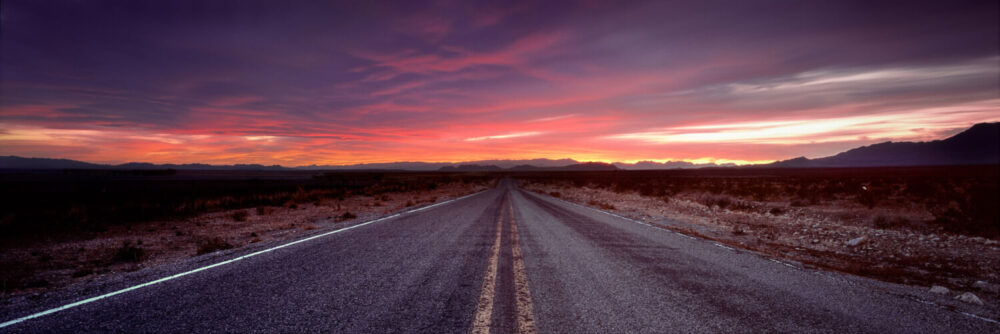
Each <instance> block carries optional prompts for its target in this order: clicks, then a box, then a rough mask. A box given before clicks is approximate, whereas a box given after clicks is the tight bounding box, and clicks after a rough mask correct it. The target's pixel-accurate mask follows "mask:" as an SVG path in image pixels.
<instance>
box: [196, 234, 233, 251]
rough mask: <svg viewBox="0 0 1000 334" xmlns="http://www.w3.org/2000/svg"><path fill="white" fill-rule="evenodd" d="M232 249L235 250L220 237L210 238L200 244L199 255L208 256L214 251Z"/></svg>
mask: <svg viewBox="0 0 1000 334" xmlns="http://www.w3.org/2000/svg"><path fill="white" fill-rule="evenodd" d="M230 248H233V245H232V244H230V243H228V242H226V241H225V240H222V238H219V237H215V238H209V239H205V240H202V241H201V243H199V244H198V255H202V254H208V253H211V252H214V251H218V250H223V249H230Z"/></svg>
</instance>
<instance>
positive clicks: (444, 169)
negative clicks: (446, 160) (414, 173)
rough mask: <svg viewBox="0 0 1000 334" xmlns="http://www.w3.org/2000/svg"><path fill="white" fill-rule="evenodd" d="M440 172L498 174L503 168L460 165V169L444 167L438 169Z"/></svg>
mask: <svg viewBox="0 0 1000 334" xmlns="http://www.w3.org/2000/svg"><path fill="white" fill-rule="evenodd" d="M438 170H439V171H442V172H497V171H502V170H503V168H500V167H498V166H494V165H488V166H483V165H459V166H458V167H454V166H444V167H441V168H438Z"/></svg>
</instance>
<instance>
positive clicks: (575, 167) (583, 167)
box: [438, 162, 618, 172]
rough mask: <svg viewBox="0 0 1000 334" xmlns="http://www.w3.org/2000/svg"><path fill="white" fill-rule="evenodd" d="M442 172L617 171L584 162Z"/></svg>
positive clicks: (446, 169)
mask: <svg viewBox="0 0 1000 334" xmlns="http://www.w3.org/2000/svg"><path fill="white" fill-rule="evenodd" d="M438 170H439V171H442V172H481V171H511V172H530V171H608V170H618V167H615V166H614V165H612V164H606V163H603V162H584V163H578V164H570V165H566V166H555V167H538V166H533V165H517V166H514V167H511V168H507V169H504V168H500V167H499V166H494V165H489V166H481V165H461V166H458V167H452V166H445V167H441V168H440V169H438Z"/></svg>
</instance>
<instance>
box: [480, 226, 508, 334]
mask: <svg viewBox="0 0 1000 334" xmlns="http://www.w3.org/2000/svg"><path fill="white" fill-rule="evenodd" d="M504 211H506V208H501V209H500V216H499V217H497V229H496V230H497V232H496V237H495V238H494V240H493V248H492V249H491V251H492V253H491V254H490V262H489V265H487V266H486V274H485V275H483V288H482V292H480V293H479V304H477V305H476V314H475V316H473V318H472V333H473V334H489V332H490V324H491V321H492V319H491V318H492V317H493V299H494V294H495V290H496V284H497V266H498V262H499V261H500V235H501V232H500V231H501V229H503V214H504Z"/></svg>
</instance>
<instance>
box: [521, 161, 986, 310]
mask: <svg viewBox="0 0 1000 334" xmlns="http://www.w3.org/2000/svg"><path fill="white" fill-rule="evenodd" d="M997 181H998V177H997V169H996V168H985V167H984V168H979V167H947V168H898V169H891V168H881V169H865V170H777V171H775V170H765V171H759V170H706V171H662V172H660V171H657V172H621V171H620V172H616V173H596V172H595V173H560V174H550V175H544V174H541V173H539V174H525V175H523V177H522V178H521V180H520V182H521V185H522V187H524V188H526V189H528V190H532V191H535V192H538V193H542V194H551V193H553V192H558V193H559V194H560V197H561V198H564V199H566V200H570V201H574V202H577V203H581V204H588V205H590V206H594V207H598V208H601V209H604V210H612V211H615V212H616V213H618V214H621V215H624V216H629V217H632V218H634V219H638V220H645V221H647V222H650V223H653V224H660V225H663V226H666V227H668V228H671V229H674V230H678V231H681V232H685V233H688V234H691V235H697V236H700V237H703V238H706V239H710V240H716V241H718V242H721V243H725V244H728V245H731V246H734V247H739V248H744V249H750V250H754V251H757V252H760V253H763V254H768V255H770V256H774V257H779V258H786V259H790V260H793V261H796V262H800V263H803V264H805V265H807V266H812V267H820V268H827V269H831V270H837V271H843V272H847V273H852V274H858V275H863V276H868V277H873V278H877V279H880V280H885V281H890V282H898V283H906V284H917V285H925V286H929V285H932V284H934V285H942V286H946V287H949V288H951V289H952V290H955V291H975V292H976V293H977V294H978V295H980V297H983V298H986V299H987V300H988V302H989V300H992V301H996V302H998V303H1000V293H998V292H997V291H998V290H1000V271H997V270H996V263H1000V234H998V232H997V231H998V228H1000V218H998V217H997V206H996V204H995V203H997V202H1000V201H998V200H997V197H998V191H1000V189H998V184H997ZM858 237H864V239H862V240H863V241H862V242H861V243H860V244H858V245H856V246H850V245H848V241H849V240H852V239H855V238H858ZM977 281H982V282H985V284H986V288H982V287H977V286H974V283H975V282H977ZM980 285H982V284H980Z"/></svg>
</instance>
